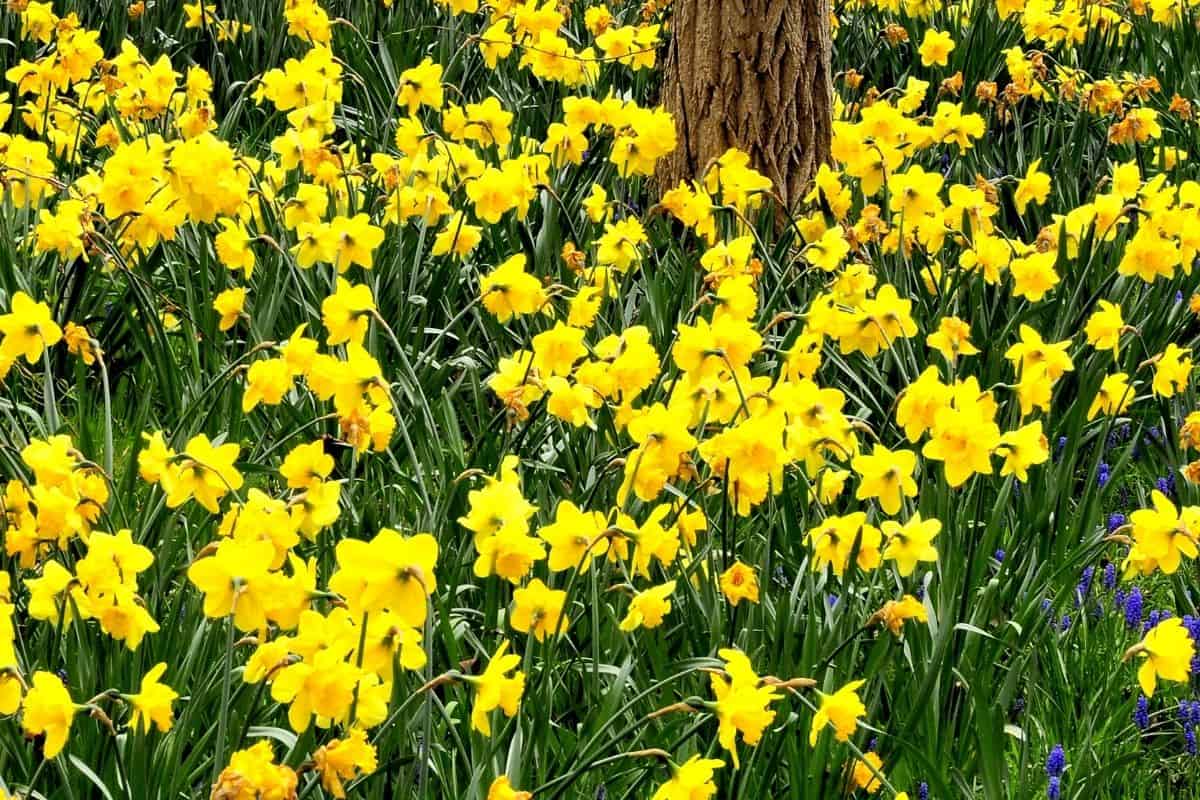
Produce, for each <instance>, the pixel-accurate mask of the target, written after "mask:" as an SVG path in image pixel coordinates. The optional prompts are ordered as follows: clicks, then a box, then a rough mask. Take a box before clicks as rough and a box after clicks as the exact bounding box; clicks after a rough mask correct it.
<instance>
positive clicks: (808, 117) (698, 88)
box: [662, 0, 833, 208]
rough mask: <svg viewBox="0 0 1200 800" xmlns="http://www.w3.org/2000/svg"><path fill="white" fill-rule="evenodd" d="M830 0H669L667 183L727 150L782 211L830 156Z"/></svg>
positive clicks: (689, 176)
mask: <svg viewBox="0 0 1200 800" xmlns="http://www.w3.org/2000/svg"><path fill="white" fill-rule="evenodd" d="M829 14H830V3H829V0H675V2H674V11H673V12H672V17H671V27H672V29H673V30H674V34H673V39H672V42H671V50H670V54H669V55H668V58H667V70H666V77H665V80H664V86H663V96H664V102H665V105H666V108H667V110H668V111H670V112H671V113H672V114H674V116H675V126H676V128H677V130H678V131H679V144H678V146H677V147H676V150H675V152H674V153H673V154H672V155H671V156H670V158H669V159H668V161H667V163H666V164H665V165H664V166H665V169H664V170H663V173H662V177H663V179H664V181H665V182H666V186H667V187H672V186H675V185H677V184H678V183H679V181H680V180H688V179H692V178H698V177H699V176H700V173H701V172H702V171H703V170H704V168H705V166H706V165H707V164H708V163H709V162H710V161H711V160H712V159H714V158H717V157H718V156H720V155H721V154H722V153H724V152H725V151H726V150H727V149H729V148H730V147H737V148H739V149H741V150H743V151H745V152H747V153H749V155H750V160H751V164H752V165H753V166H754V167H755V168H756V169H758V170H759V171H761V172H762V173H764V174H765V175H766V176H767V177H769V178H770V179H771V180H772V181H773V182H774V184H775V189H776V191H778V192H779V194H780V196H781V197H782V198H783V200H784V203H785V204H786V205H787V206H788V207H789V208H790V207H792V206H795V205H796V203H798V202H799V201H800V199H801V198H802V197H803V193H804V190H805V188H806V186H807V184H808V182H809V180H810V179H811V178H812V176H813V175H814V174H815V173H816V171H817V167H818V166H819V165H820V164H821V163H822V162H823V161H825V160H826V159H828V157H829V143H830V136H831V129H832V117H833V89H832V86H833V81H832V77H831V75H830V56H831V48H832V43H831V39H830V34H829Z"/></svg>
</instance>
